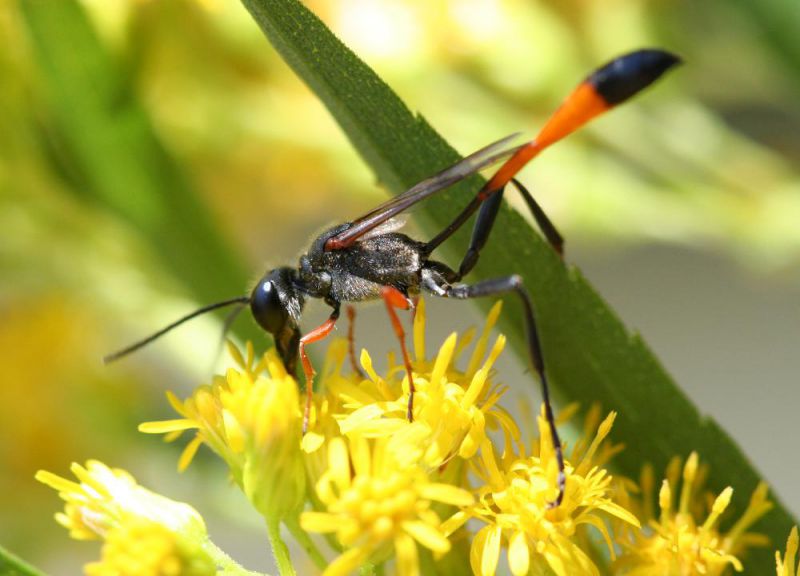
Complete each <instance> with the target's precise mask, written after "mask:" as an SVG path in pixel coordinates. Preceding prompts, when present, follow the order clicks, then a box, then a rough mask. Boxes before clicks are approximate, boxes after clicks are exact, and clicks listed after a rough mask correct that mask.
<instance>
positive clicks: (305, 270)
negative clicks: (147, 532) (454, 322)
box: [105, 49, 681, 506]
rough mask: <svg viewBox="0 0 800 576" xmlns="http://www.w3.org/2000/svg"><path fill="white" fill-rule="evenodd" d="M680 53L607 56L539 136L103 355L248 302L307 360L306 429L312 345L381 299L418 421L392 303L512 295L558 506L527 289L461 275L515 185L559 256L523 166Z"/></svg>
mask: <svg viewBox="0 0 800 576" xmlns="http://www.w3.org/2000/svg"><path fill="white" fill-rule="evenodd" d="M680 61H681V60H680V58H679V57H677V56H675V55H674V54H671V53H669V52H666V51H664V50H658V49H643V50H637V51H634V52H631V53H628V54H625V55H623V56H620V57H618V58H616V59H614V60H612V61H611V62H608V63H607V64H605V65H603V66H601V67H599V68H597V69H596V70H594V71H593V72H592V73H591V74H589V75H588V76H587V77H586V78H585V79H584V80H583V81H582V82H580V83H579V84H578V85H577V87H576V88H575V89H574V90H573V91H572V92H571V93H570V94H569V95H568V96H567V98H566V99H565V100H564V101H563V103H562V104H561V106H560V107H559V108H558V109H557V110H556V111H555V112H554V113H553V114H552V115H551V116H550V118H549V119H548V120H547V122H545V124H544V127H543V128H542V129H541V130H540V131H539V133H538V134H537V136H536V137H535V138H534V139H533V140H530V141H528V142H525V143H523V144H520V145H512V144H511V142H512V141H513V140H514V139H515V138H516V137H517V135H516V134H515V135H512V136H509V137H506V138H503V139H501V140H498V141H497V142H494V143H492V144H490V145H488V146H486V147H484V148H482V149H480V150H478V151H477V152H474V153H473V154H470V155H469V156H467V157H466V158H464V159H463V160H461V161H460V162H457V163H456V164H454V165H452V166H450V167H448V168H445V169H444V170H442V171H441V172H439V173H437V174H434V175H433V176H431V177H429V178H427V179H425V180H423V181H422V182H420V183H418V184H416V185H415V186H413V187H412V188H410V189H408V190H406V191H405V192H403V193H402V194H400V195H399V196H396V197H394V198H392V199H390V200H388V201H387V202H384V203H383V204H381V205H380V206H378V207H376V208H375V209H373V210H371V211H369V212H368V213H367V214H364V215H363V216H361V217H360V218H356V219H355V220H353V221H351V222H345V223H343V224H338V225H336V226H333V227H332V228H329V229H327V230H325V231H324V232H323V233H322V234H320V235H319V236H318V237H317V238H315V239H314V240H313V242H312V244H311V247H310V248H309V249H308V251H307V252H306V253H305V254H303V255H302V256H300V260H299V262H298V265H297V266H296V267H291V266H283V267H280V268H275V269H273V270H269V271H267V272H266V274H264V276H263V277H262V278H261V279H260V280H259V281H258V282H257V283H256V285H255V287H254V288H253V289H252V291H251V292H250V294H249V295H247V296H239V297H236V298H232V299H229V300H223V301H221V302H217V303H214V304H211V305H208V306H204V307H202V308H200V309H198V310H195V311H194V312H192V313H190V314H188V315H186V316H184V317H182V318H180V319H178V320H177V321H175V322H173V323H172V324H170V325H168V326H166V327H164V328H163V329H161V330H159V331H158V332H156V333H154V334H152V335H151V336H149V337H147V338H145V339H143V340H140V341H139V342H136V343H134V344H132V345H130V346H128V347H126V348H124V349H122V350H120V351H118V352H115V353H114V354H110V355H109V356H107V357H106V358H105V361H106V362H111V361H113V360H116V359H118V358H121V357H123V356H126V355H128V354H130V353H131V352H133V351H135V350H138V349H139V348H141V347H142V346H144V345H146V344H148V343H150V342H152V341H153V340H155V339H156V338H158V337H159V336H161V335H163V334H165V333H166V332H169V331H170V330H172V329H173V328H175V327H176V326H179V325H180V324H183V323H184V322H186V321H188V320H190V319H192V318H194V317H196V316H199V315H200V314H204V313H206V312H209V311H211V310H216V309H218V308H223V307H226V306H237V307H238V309H241V308H243V307H246V306H249V308H250V311H251V313H252V315H253V318H254V319H255V321H256V322H257V323H258V324H259V325H260V326H261V327H262V328H263V329H264V330H265V331H267V332H269V333H270V334H271V335H272V336H273V338H274V341H275V346H276V348H277V350H278V353H279V355H280V357H281V359H282V360H283V362H284V364H285V365H286V368H287V370H288V371H289V372H290V373H295V371H296V367H297V361H298V358H299V359H300V361H301V363H302V368H303V372H304V375H305V379H306V392H307V400H306V405H305V410H304V417H303V427H304V430H306V429H307V427H308V420H309V413H310V406H311V394H312V389H313V387H312V380H313V376H314V368H313V366H312V365H311V362H310V360H309V358H308V355H307V353H306V347H307V346H308V345H309V344H311V343H313V342H317V341H319V340H322V339H323V338H325V337H326V336H327V335H328V334H330V333H331V331H332V330H333V328H334V326H335V324H336V321H337V320H338V319H339V314H340V309H341V306H342V303H343V302H360V301H364V300H376V299H383V301H384V302H385V303H386V307H387V310H388V313H389V316H390V319H391V323H392V326H393V328H394V331H395V333H396V334H397V337H398V338H399V340H400V346H401V351H402V355H403V361H404V364H405V369H406V372H407V377H408V388H409V397H408V408H407V417H408V419H409V420H413V417H414V380H413V377H412V370H411V362H410V360H409V356H408V352H407V350H406V345H405V333H404V330H403V327H402V324H401V322H400V319H399V318H398V316H397V313H396V311H395V309H398V308H399V309H409V308H411V307H412V306H413V300H412V299H413V298H414V297H416V296H417V295H418V294H420V293H421V292H426V293H429V294H432V295H434V296H439V297H442V298H457V299H471V298H483V297H496V296H500V295H505V294H514V295H515V296H516V297H517V298H519V301H520V303H521V304H522V310H523V318H522V319H523V322H524V323H525V330H526V336H527V344H528V354H529V357H530V361H531V363H532V364H533V367H534V369H535V371H536V374H537V376H538V379H539V381H540V384H541V390H542V399H543V404H544V411H545V417H546V419H547V422H548V425H549V428H550V432H551V435H552V439H553V446H554V449H555V453H556V458H557V461H558V466H559V476H558V486H559V493H558V496H557V498H556V500H555V501H554V502H553V503H552V505H553V506H558V505H559V504H560V503H561V500H562V499H563V496H564V486H565V474H564V457H563V451H562V447H561V442H560V440H559V436H558V433H557V431H556V425H555V418H554V416H553V409H552V405H551V401H550V387H549V384H548V380H547V371H546V369H545V362H544V357H543V354H542V347H541V344H540V340H539V333H538V331H537V328H536V319H535V318H536V315H535V313H534V306H533V302H532V301H531V297H530V295H529V293H528V291H527V290H526V288H525V286H524V284H523V282H522V278H521V277H520V276H519V275H517V274H513V273H512V274H509V275H508V276H503V277H500V278H491V279H488V280H482V281H479V282H475V283H464V282H462V280H463V278H464V277H465V276H467V274H469V273H470V271H471V270H472V269H473V268H474V266H475V264H476V263H477V262H478V259H479V257H480V253H481V249H482V248H483V247H484V245H485V244H486V242H487V240H488V239H489V236H490V235H491V232H492V228H493V225H494V222H495V219H496V216H497V213H498V210H499V208H500V203H501V201H502V198H503V194H504V191H505V189H506V187H507V186H508V185H509V184H510V185H512V186H513V187H514V188H515V189H516V190H517V191H518V192H519V193H520V194H521V195H522V198H523V199H524V201H525V203H526V204H527V206H528V208H529V210H530V212H531V214H532V215H533V218H534V220H535V221H536V223H537V225H538V226H539V228H540V229H541V231H542V233H543V235H544V237H545V238H546V240H547V241H548V242H549V243H550V245H551V246H552V247H553V249H554V250H556V251H557V252H558V253H559V254H560V255H562V256H563V245H564V240H563V237H562V236H561V235H560V234H559V232H558V230H557V229H556V227H555V226H554V225H553V223H552V222H551V221H550V219H549V218H548V217H547V215H546V214H545V212H544V211H543V210H542V208H541V206H539V204H538V203H537V202H536V200H535V199H534V198H533V196H532V195H531V194H530V192H529V191H528V190H527V189H526V188H525V187H524V186H523V185H522V184H521V183H520V182H519V181H518V180H517V179H516V175H517V173H518V172H519V171H520V170H521V169H522V168H523V167H524V166H525V165H526V164H527V163H528V162H530V161H531V160H532V159H533V158H535V157H536V156H537V155H538V154H540V153H541V152H542V151H543V150H545V149H546V148H548V147H549V146H551V145H552V144H554V143H555V142H557V141H559V140H561V139H562V138H564V137H565V136H567V135H569V134H571V133H572V132H574V131H575V130H577V129H578V128H580V127H581V126H583V125H584V124H586V123H587V122H589V121H590V120H591V119H593V118H595V117H597V116H599V115H600V114H602V113H604V112H606V111H608V110H610V109H611V108H613V107H615V106H617V105H618V104H621V103H622V102H624V101H626V100H627V99H629V98H630V97H632V96H634V95H635V94H637V93H639V92H640V91H641V90H643V89H644V88H646V87H647V86H649V85H650V84H652V83H653V82H654V81H655V80H657V79H658V78H659V77H661V75H663V74H664V73H665V72H666V71H667V70H669V69H670V68H672V67H673V66H675V65H676V64H678V63H680ZM501 162H502V164H501V165H500V168H499V169H498V170H497V171H496V172H494V174H493V175H492V176H491V177H490V178H489V180H488V181H487V182H486V184H484V185H483V187H482V188H480V189H479V190H478V191H477V193H476V194H475V196H473V197H472V199H471V200H470V201H469V203H467V204H466V206H464V208H463V209H462V210H461V212H459V213H458V215H457V216H456V217H455V218H454V219H453V221H452V222H451V223H450V224H449V225H448V226H446V227H445V228H444V229H443V230H442V231H441V232H439V233H438V234H437V235H436V236H435V237H433V238H432V239H430V240H427V241H420V240H415V239H413V238H411V237H409V236H407V235H406V234H403V233H402V232H400V231H399V229H400V227H401V226H402V223H401V222H400V219H399V218H398V216H399V215H400V214H401V213H403V212H404V211H406V210H408V209H409V208H410V207H412V206H414V205H415V204H417V203H418V202H421V201H423V200H425V199H426V198H429V197H430V196H432V195H434V194H436V193H437V192H440V191H442V190H444V189H446V188H448V187H449V186H451V185H453V184H455V183H456V182H459V181H461V180H463V179H464V178H467V177H468V176H471V175H473V174H475V173H477V172H480V171H482V170H484V169H486V168H488V167H490V166H493V165H496V164H498V163H501ZM476 212H477V217H476V219H475V224H474V226H473V231H472V237H471V240H470V243H469V247H468V248H467V252H466V254H465V255H464V257H463V259H462V260H461V263H460V264H459V266H458V268H451V267H450V266H448V265H447V264H445V263H443V262H440V261H438V260H435V259H434V258H432V256H433V253H434V252H435V250H436V249H437V248H438V247H439V246H440V245H441V244H442V243H443V242H445V241H446V240H447V239H448V238H450V236H452V235H453V234H454V233H455V232H456V231H457V230H459V229H460V228H461V227H462V226H463V225H464V224H465V223H466V222H467V221H468V220H469V219H470V218H471V217H472V216H473V215H475V213H476ZM311 298H317V299H321V300H323V301H324V302H325V303H326V304H327V305H328V306H330V308H331V313H330V315H329V317H328V319H327V320H326V321H325V322H323V323H322V324H321V325H320V326H318V327H317V328H315V329H313V330H311V331H310V332H308V333H306V334H303V333H302V331H301V329H300V319H301V316H302V312H303V308H304V306H305V303H306V301H307V300H309V299H311Z"/></svg>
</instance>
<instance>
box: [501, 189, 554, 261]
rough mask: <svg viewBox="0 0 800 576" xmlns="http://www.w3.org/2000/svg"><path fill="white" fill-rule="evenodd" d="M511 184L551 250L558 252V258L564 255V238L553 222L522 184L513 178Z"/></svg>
mask: <svg viewBox="0 0 800 576" xmlns="http://www.w3.org/2000/svg"><path fill="white" fill-rule="evenodd" d="M511 183H512V184H514V187H515V188H516V189H517V190H519V193H520V194H521V195H522V198H523V199H524V200H525V203H526V204H527V205H528V210H530V211H531V214H533V219H534V220H536V224H537V225H538V226H539V230H541V231H542V234H544V237H545V238H546V239H547V241H548V242H549V243H550V246H552V247H553V250H555V251H556V252H558V255H559V256H563V255H564V237H563V236H562V235H561V234H559V232H558V230H557V229H556V227H555V226H554V225H553V222H552V221H551V220H550V218H548V217H547V214H545V212H544V210H542V207H541V206H539V203H538V202H537V201H536V200H534V198H533V195H532V194H531V193H530V192H528V189H527V188H525V186H523V185H522V183H521V182H520V181H519V180H517V179H516V178H514V179H513V180H511Z"/></svg>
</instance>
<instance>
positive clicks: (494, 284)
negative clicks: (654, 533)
mask: <svg viewBox="0 0 800 576" xmlns="http://www.w3.org/2000/svg"><path fill="white" fill-rule="evenodd" d="M435 277H436V274H428V275H426V278H425V280H426V282H425V287H426V288H428V289H430V291H431V292H432V293H433V294H436V295H437V296H442V297H444V298H459V299H466V298H481V297H483V296H498V295H500V294H507V293H509V292H513V293H514V294H516V295H517V296H519V299H520V300H521V301H522V306H523V308H524V317H525V332H526V335H527V338H528V353H529V354H530V357H531V362H532V363H533V367H534V368H535V370H536V373H537V374H538V375H539V380H540V381H541V383H542V400H543V402H544V412H545V418H547V423H548V425H549V426H550V434H551V436H552V438H553V449H554V450H555V453H556V460H557V461H558V497H557V498H556V500H555V502H553V503H552V506H553V507H555V506H558V505H559V504H561V501H562V500H563V498H564V486H565V483H566V477H565V475H564V454H563V451H562V449H561V440H560V439H559V437H558V432H557V430H556V421H555V417H554V416H553V407H552V405H551V404H550V387H549V385H548V383H547V375H546V373H545V368H544V357H543V356H542V347H541V344H540V343H539V333H538V331H537V330H536V319H535V317H534V313H533V303H532V302H531V297H530V295H529V294H528V291H527V290H526V289H525V286H524V284H523V283H522V278H521V277H520V276H518V275H516V274H513V275H511V276H506V277H503V278H493V279H491V280H484V281H482V282H478V283H477V284H471V285H468V284H442V283H441V282H437V280H436V278H435Z"/></svg>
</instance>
